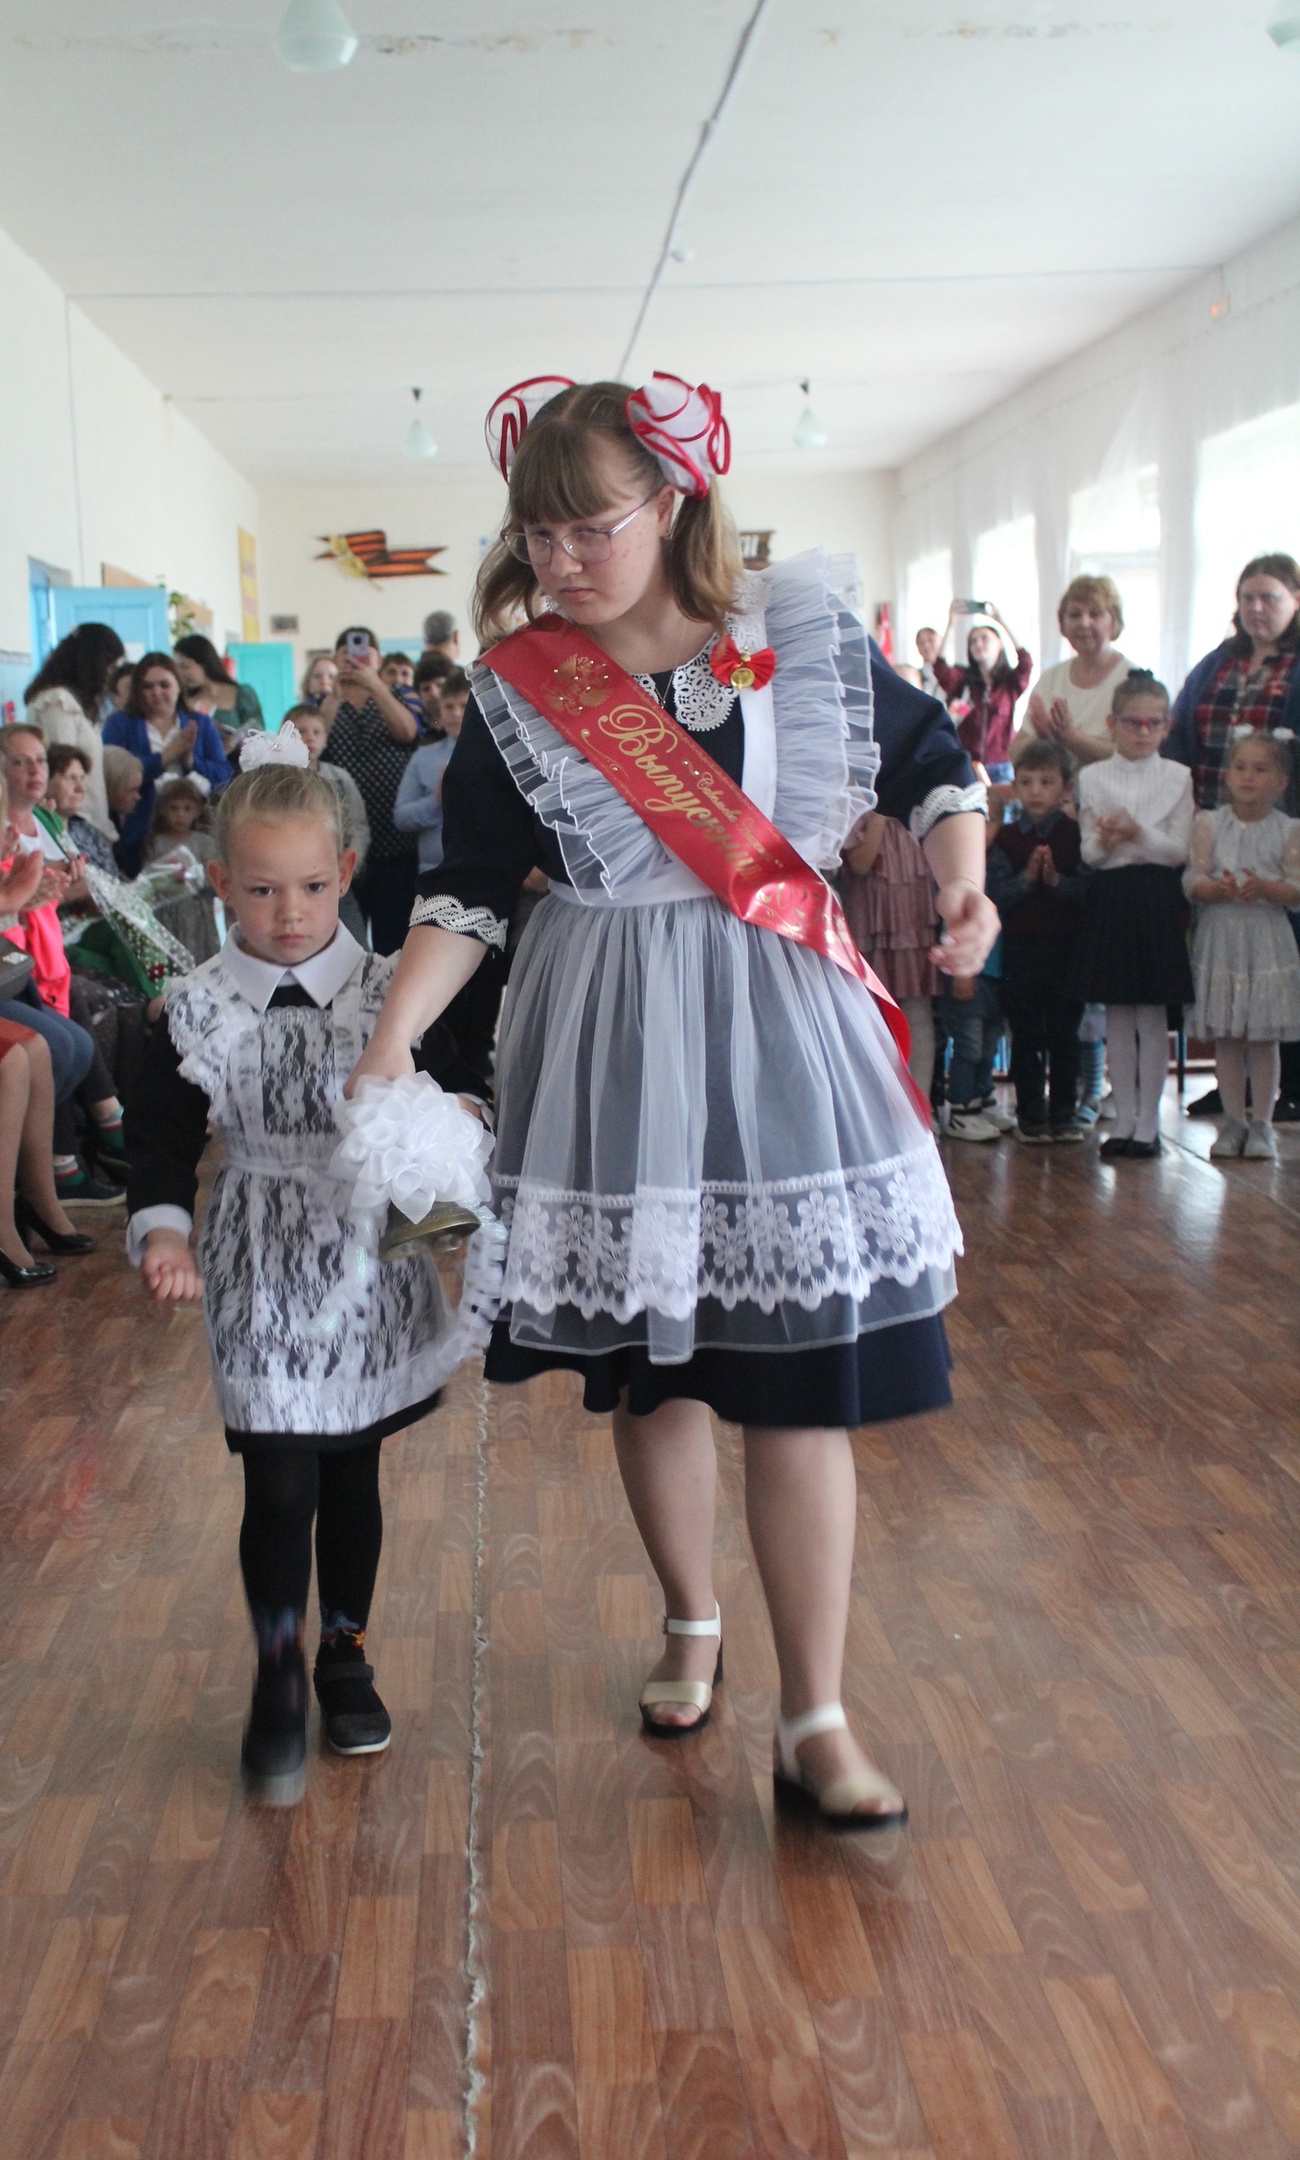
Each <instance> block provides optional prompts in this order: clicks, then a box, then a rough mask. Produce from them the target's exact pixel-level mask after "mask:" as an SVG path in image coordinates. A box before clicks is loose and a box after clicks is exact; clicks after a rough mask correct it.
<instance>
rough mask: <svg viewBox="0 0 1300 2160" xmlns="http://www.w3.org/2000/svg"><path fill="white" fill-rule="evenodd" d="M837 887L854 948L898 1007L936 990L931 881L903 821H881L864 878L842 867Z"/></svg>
mask: <svg viewBox="0 0 1300 2160" xmlns="http://www.w3.org/2000/svg"><path fill="white" fill-rule="evenodd" d="M840 890H841V892H842V894H843V898H844V912H845V914H846V915H847V917H848V922H849V928H850V930H851V931H852V932H853V937H854V941H855V943H856V945H857V948H858V951H859V952H860V953H862V954H863V956H864V957H865V958H866V959H868V960H869V961H870V962H871V965H872V967H873V968H874V969H875V971H876V973H877V975H879V977H880V979H881V981H882V982H883V983H884V985H885V988H886V989H887V990H889V991H891V992H892V993H893V995H894V996H895V997H896V998H897V999H898V1002H899V1004H900V1005H901V1004H902V1003H903V1001H904V999H907V998H930V997H937V996H938V994H939V975H938V971H937V969H936V968H935V967H934V966H933V965H932V963H931V961H930V958H929V953H930V947H931V946H932V945H933V944H934V942H935V939H936V938H937V936H938V934H939V918H938V914H937V912H936V910H935V905H934V880H933V878H932V877H931V875H930V870H929V865H928V864H927V862H926V859H925V857H924V855H923V854H922V853H921V850H920V848H919V847H918V846H917V844H916V841H915V840H914V839H913V838H912V835H911V834H910V832H909V831H908V830H907V827H906V826H905V825H900V824H899V822H898V820H897V818H891V817H887V818H886V819H885V837H884V839H883V840H882V841H881V844H880V853H879V854H878V855H877V857H876V859H875V862H874V863H873V864H872V866H871V868H870V870H869V871H868V872H867V874H866V876H865V877H859V876H858V874H857V872H856V871H854V870H850V868H849V866H848V864H847V863H845V865H844V872H843V878H842V881H841V887H840Z"/></svg>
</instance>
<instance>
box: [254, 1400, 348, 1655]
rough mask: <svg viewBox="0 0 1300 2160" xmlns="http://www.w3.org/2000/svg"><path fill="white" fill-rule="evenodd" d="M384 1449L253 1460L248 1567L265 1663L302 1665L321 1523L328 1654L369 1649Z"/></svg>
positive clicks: (273, 1454) (270, 1454)
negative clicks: (313, 1541) (313, 1557)
mask: <svg viewBox="0 0 1300 2160" xmlns="http://www.w3.org/2000/svg"><path fill="white" fill-rule="evenodd" d="M379 1446H380V1443H379V1442H378V1440H371V1441H367V1442H365V1443H364V1444H363V1445H362V1446H360V1447H353V1448H344V1449H342V1450H339V1451H338V1452H334V1451H326V1450H317V1449H316V1448H311V1447H283V1448H260V1449H258V1450H257V1451H256V1452H251V1453H249V1454H246V1455H245V1456H244V1458H243V1462H244V1520H243V1524H242V1526H241V1528H240V1532H239V1564H240V1567H241V1568H242V1569H243V1574H244V1590H245V1592H246V1594H247V1597H248V1609H249V1612H250V1614H251V1616H252V1621H253V1629H254V1633H255V1634H256V1636H257V1648H258V1655H259V1657H260V1658H261V1659H262V1661H263V1662H264V1663H265V1662H267V1661H268V1660H269V1661H271V1662H275V1663H278V1662H280V1661H281V1660H282V1659H284V1658H285V1657H286V1655H287V1656H289V1657H291V1658H297V1657H299V1656H301V1653H302V1640H303V1626H304V1623H305V1621H306V1617H307V1593H308V1590H309V1588H310V1586H311V1532H312V1520H313V1517H314V1518H315V1523H316V1590H317V1595H318V1596H319V1598H320V1612H321V1644H322V1648H323V1649H324V1650H326V1651H327V1652H328V1651H329V1650H330V1649H335V1648H337V1649H348V1648H353V1649H356V1648H360V1647H362V1646H363V1645H364V1641H365V1632H366V1622H367V1620H368V1619H369V1618H370V1601H371V1599H372V1597H373V1596H374V1590H375V1575H376V1573H377V1571H378V1568H379V1552H380V1547H381V1546H382V1544H383V1540H384V1516H383V1509H382V1507H381V1504H380V1499H379Z"/></svg>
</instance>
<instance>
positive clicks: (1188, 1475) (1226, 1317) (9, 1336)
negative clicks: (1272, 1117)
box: [0, 1097, 1300, 2160]
mask: <svg viewBox="0 0 1300 2160" xmlns="http://www.w3.org/2000/svg"><path fill="white" fill-rule="evenodd" d="M1208 1137H1209V1135H1208V1128H1205V1129H1202V1128H1200V1127H1197V1126H1191V1125H1186V1124H1180V1122H1179V1120H1178V1118H1177V1114H1176V1110H1175V1108H1174V1106H1173V1102H1172V1097H1171V1100H1170V1102H1169V1104H1168V1105H1167V1107H1166V1141H1167V1145H1166V1151H1165V1154H1164V1155H1163V1156H1162V1157H1161V1158H1160V1159H1159V1161H1157V1162H1155V1163H1152V1164H1147V1165H1133V1166H1127V1165H1123V1164H1121V1165H1117V1166H1114V1167H1112V1166H1109V1165H1101V1164H1099V1163H1098V1162H1097V1159H1096V1154H1095V1148H1094V1147H1092V1146H1091V1145H1089V1146H1087V1147H1085V1148H1083V1149H1079V1150H1073V1151H1069V1150H1062V1151H1061V1152H1060V1154H1059V1155H1058V1154H1055V1153H1051V1154H1048V1155H1046V1157H1045V1159H1040V1158H1039V1157H1038V1156H1037V1155H1036V1154H1035V1153H1034V1151H1024V1150H1022V1151H1017V1150H1015V1149H1013V1148H1011V1147H1009V1146H1008V1147H999V1148H997V1149H991V1150H974V1149H968V1150H962V1149H960V1148H958V1147H956V1146H954V1147H951V1148H950V1149H949V1150H948V1151H947V1152H948V1153H949V1155H950V1157H951V1161H950V1164H949V1168H950V1172H951V1174H952V1177H953V1181H954V1186H955V1189H956V1192H957V1197H958V1203H959V1207H960V1210H961V1213H962V1217H963V1222H964V1225H965V1229H966V1237H967V1247H968V1257H967V1259H966V1261H965V1262H964V1264H963V1267H962V1271H961V1283H962V1298H961V1301H960V1303H959V1304H958V1306H957V1307H956V1308H955V1309H954V1310H953V1312H952V1314H951V1315H950V1319H951V1331H950V1332H951V1338H952V1342H953V1347H954V1352H955V1355H956V1359H957V1364H956V1370H955V1376H954V1377H955V1390H956V1398H957V1400H956V1405H955V1407H954V1409H953V1410H952V1411H951V1412H950V1413H946V1414H944V1415H936V1416H932V1417H927V1418H921V1419H917V1420H914V1421H911V1422H909V1423H906V1424H902V1425H897V1426H890V1427H878V1428H871V1429H868V1430H867V1431H865V1432H863V1433H862V1434H859V1435H857V1436H856V1438H855V1450H856V1455H857V1461H858V1471H859V1511H858V1529H859V1542H858V1556H857V1563H856V1567H855V1574H854V1595H853V1605H852V1612H851V1619H850V1632H849V1661H848V1670H847V1672H846V1675H845V1687H844V1694H845V1701H846V1704H847V1705H848V1707H849V1710H850V1714H851V1715H852V1717H853V1719H854V1721H855V1723H856V1724H857V1726H858V1728H859V1729H860V1731H861V1732H862V1734H863V1736H864V1738H865V1739H867V1741H868V1742H869V1743H870V1745H871V1747H872V1748H873V1750H874V1751H875V1753H876V1754H877V1756H878V1758H879V1760H880V1762H881V1764H882V1766H883V1767H885V1768H886V1769H887V1770H888V1771H889V1772H890V1774H891V1775H893V1776H894V1777H895V1778H897V1779H898V1780H899V1781H900V1782H901V1783H902V1784H903V1785H904V1787H905V1789H906V1790H907V1792H908V1795H909V1799H910V1802H911V1825H910V1830H909V1831H908V1832H907V1833H905V1834H902V1835H900V1834H897V1833H891V1834H887V1835H885V1836H880V1837H877V1836H874V1835H872V1836H866V1837H848V1838H835V1837H832V1836H829V1835H826V1834H824V1833H822V1832H820V1831H819V1830H818V1829H817V1828H816V1827H815V1826H810V1825H809V1824H807V1823H805V1822H803V1821H791V1820H787V1819H786V1818H784V1817H782V1816H779V1815H777V1814H776V1813H775V1812H774V1809H773V1800H772V1790H771V1782H770V1760H771V1732H772V1718H773V1715H774V1709H775V1699H776V1698H775V1691H776V1669H775V1663H774V1659H773V1655H772V1647H771V1640H770V1635H769V1632H768V1628H767V1623H766V1617H765V1614H764V1609H763V1604H762V1598H761V1593H760V1590H759V1586H758V1583H757V1580H756V1577H755V1573H754V1569H753V1563H752V1557H751V1554H750V1551H749V1546H748V1542H747V1538H746V1533H745V1528H744V1515H743V1482H742V1474H741V1451H740V1436H739V1434H738V1433H737V1432H736V1431H735V1430H734V1428H731V1427H727V1426H719V1428H718V1446H719V1464H720V1472H721V1492H720V1508H719V1521H718V1536H717V1585H718V1594H719V1597H720V1599H721V1601H722V1605H723V1611H724V1626H725V1632H726V1665H727V1680H726V1684H725V1685H724V1686H723V1687H722V1688H721V1689H720V1690H719V1693H718V1696H717V1698H716V1704H715V1710H714V1715H713V1718H712V1720H711V1722H710V1725H709V1727H708V1728H707V1730H706V1731H705V1732H704V1733H703V1734H702V1735H701V1736H700V1737H699V1738H698V1739H697V1740H692V1741H688V1742H684V1743H683V1742H665V1741H651V1740H648V1739H647V1738H646V1737H645V1736H644V1735H643V1734H642V1732H641V1730H640V1727H639V1722H638V1719H637V1713H636V1697H637V1693H638V1691H639V1688H640V1686H641V1683H642V1680H643V1678H644V1675H645V1672H646V1671H647V1669H648V1667H649V1666H650V1665H651V1664H652V1663H653V1662H654V1660H655V1658H656V1656H657V1655H658V1649H659V1645H660V1642H661V1637H660V1634H659V1626H660V1619H661V1601H660V1596H659V1591H658V1587H657V1585H656V1583H655V1581H654V1578H653V1574H652V1572H651V1570H650V1568H649V1565H648V1563H647V1560H646V1557H645V1554H644V1552H643V1550H642V1549H641V1546H640V1542H639V1540H638V1538H637V1536H636V1532H635V1529H634V1526H633V1525H632V1522H631V1519H630V1516H629V1513H628V1510H627V1506H626V1502H625V1500H624V1498H623V1494H622V1489H621V1486H620V1484H619V1480H618V1475H617V1468H616V1464H615V1460H614V1454H613V1447H612V1441H611V1437H610V1433H609V1428H608V1423H607V1421H602V1420H599V1419H595V1418H591V1417H588V1416H587V1415H586V1414H585V1413H584V1411H583V1410H582V1408H581V1403H580V1386H579V1382H578V1381H577V1379H576V1377H575V1376H573V1375H567V1374H555V1375H551V1376H548V1377H547V1378H546V1379H544V1380H542V1381H540V1382H537V1383H534V1384H533V1385H532V1386H531V1387H530V1388H528V1389H520V1390H512V1391H506V1390H502V1391H499V1392H497V1393H496V1394H495V1395H493V1394H491V1393H489V1391H488V1390H487V1389H486V1388H485V1387H484V1385H483V1382H482V1380H481V1377H480V1375H479V1373H478V1372H477V1370H476V1369H471V1368H467V1369H466V1370H465V1371H463V1372H462V1373H461V1374H459V1375H457V1376H456V1378H455V1380H454V1381H453V1382H452V1383H451V1385H450V1386H449V1387H448V1389H447V1390H446V1393H445V1397H444V1402H443V1405H442V1407H441V1409H440V1410H439V1412H438V1413H437V1415H436V1416H435V1417H434V1418H433V1419H431V1420H429V1421H426V1422H425V1423H424V1424H422V1425H421V1426H419V1427H416V1428H414V1429H413V1430H411V1431H410V1432H408V1433H406V1434H403V1435H401V1436H398V1437H397V1438H396V1439H394V1440H393V1441H391V1442H389V1443H387V1444H386V1446H385V1449H384V1455H383V1470H382V1478H383V1489H384V1496H385V1511H386V1541H385V1550H384V1556H383V1561H382V1565H381V1572H380V1579H379V1584H378V1589H377V1594H376V1601H375V1609H374V1613H373V1615H372V1622H371V1629H370V1647H371V1650H372V1653H373V1656H374V1659H375V1663H376V1666H377V1670H378V1674H379V1684H380V1686H381V1688H382V1689H383V1692H384V1694H385V1696H386V1699H387V1700H388V1702H389V1704H390V1707H391V1708H392V1711H393V1716H394V1727H395V1734H394V1742H393V1746H392V1748H391V1750H390V1751H389V1752H388V1754H387V1755H385V1756H383V1757H379V1758H376V1759H375V1760H373V1761H370V1762H343V1761H340V1760H338V1759H337V1758H331V1757H329V1756H327V1755H326V1754H324V1753H323V1752H321V1751H320V1747H319V1741H318V1735H317V1721H316V1719H315V1716H314V1715H313V1722H312V1739H311V1755H310V1760H309V1775H308V1791H307V1798H306V1801H305V1802H304V1804H303V1806H302V1807H301V1808H300V1809H299V1810H297V1811H296V1813H293V1814H284V1815H281V1814H277V1813H274V1812H271V1813H267V1812H262V1811H258V1810H250V1809H249V1808H248V1807H247V1806H246V1805H245V1803H244V1801H243V1799H242V1798H241V1796H240V1793H239V1791H238V1785H237V1779H236V1775H235V1772H236V1765H237V1758H238V1749H239V1737H240V1731H241V1728H242V1722H243V1718H244V1715H245V1711H246V1706H247V1694H248V1687H249V1682H250V1677H251V1671H252V1656H251V1650H250V1645H249V1638H248V1630H247V1622H246V1619H245V1616H244V1613H243V1608H242V1601H241V1595H240V1590H239V1583H238V1577H237V1571H236V1558H235V1546H236V1539H237V1535H238V1525H239V1515H240V1506H241V1489H240V1478H239V1473H238V1466H237V1464H235V1463H233V1462H232V1461H231V1460H230V1458H229V1457H228V1456H227V1454H226V1452H225V1449H224V1445H223V1442H222V1437H221V1430H220V1425H219V1421H218V1420H217V1417H216V1414H215V1409H214V1405H213V1401H212V1395H211V1389H210V1383H209V1380H208V1375H207V1364H206V1348H205V1344H204V1339H203V1332H202V1326H201V1322H200V1320H199V1318H198V1316H197V1315H196V1314H195V1313H193V1312H191V1311H188V1310H186V1311H180V1310H174V1311H164V1310H160V1309H155V1308H152V1307H149V1306H146V1305H145V1303H144V1302H143V1300H142V1299H141V1297H140V1296H139V1291H138V1284H137V1281H136V1279H135V1278H134V1277H133V1276H131V1275H130V1273H129V1271H128V1270H127V1269H126V1267H125V1265H124V1263H123V1261H122V1260H121V1258H120V1256H119V1255H118V1254H117V1253H116V1252H115V1251H114V1250H113V1242H114V1234H115V1233H114V1230H113V1227H112V1225H111V1223H110V1225H109V1227H108V1228H107V1230H106V1231H105V1232H104V1235H103V1239H102V1244H101V1249H100V1251H99V1253H98V1254H97V1255H95V1256H94V1257H93V1258H91V1259H89V1260H86V1261H83V1262H78V1263H76V1264H74V1265H68V1266H65V1267H63V1268H62V1269H61V1271H60V1281H59V1284H58V1287H57V1289H56V1290H55V1291H54V1292H53V1293H46V1294H45V1296H44V1297H43V1298H42V1300H40V1301H35V1300H33V1301H31V1302H27V1301H24V1300H20V1299H17V1298H9V1297H8V1296H7V1295H6V1294H0V1428H2V1429H3V1431H4V1433H5V1439H6V1446H5V1449H4V1456H3V1460H2V1461H0V1613H3V1614H4V1616H5V1617H4V1621H3V1627H2V1629H0V2160H11V2155H12V2160H155V2156H160V2155H163V2156H166V2160H172V2156H173V2155H176V2154H181V2153H183V2154H184V2155H185V2156H186V2160H191V2156H192V2160H461V2156H462V2155H463V2154H464V2153H465V2152H466V2150H467V2143H466V2139H467V2125H468V2124H469V2123H471V2122H472V2124H473V2127H474V2138H475V2146H476V2151H477V2154H478V2156H479V2160H525V2156H527V2160H551V2156H554V2160H608V2156H611V2155H613V2154H614V2153H618V2154H626V2155H628V2156H629V2160H754V2156H763V2160H767V2156H772V2160H778V2156H779V2160H796V2156H797V2160H803V2156H808V2160H1300V1829H1298V1828H1297V1825H1298V1823H1300V1807H1298V1806H1297V1802H1298V1801H1300V1570H1298V1569H1297V1564H1296V1555H1297V1551H1300V1340H1298V1339H1297V1330H1296V1328H1295V1324H1294V1312H1295V1301H1294V1285H1295V1281H1296V1277H1297V1233H1298V1231H1300V1136H1296V1135H1293V1134H1292V1133H1291V1132H1290V1131H1289V1130H1287V1131H1283V1132H1282V1134H1281V1145H1282V1156H1283V1159H1282V1161H1281V1162H1280V1163H1279V1164H1277V1165H1267V1164H1257V1165H1245V1164H1243V1165H1229V1166H1227V1169H1226V1171H1221V1170H1220V1169H1219V1167H1218V1166H1217V1165H1212V1164H1210V1163H1209V1162H1208V1161H1207V1160H1205V1155H1206V1148H1207V1146H1208ZM1228 1173H1231V1174H1228ZM96 1228H98V1229H102V1228H103V1226H102V1225H96ZM471 2069H472V2071H473V2077H471Z"/></svg>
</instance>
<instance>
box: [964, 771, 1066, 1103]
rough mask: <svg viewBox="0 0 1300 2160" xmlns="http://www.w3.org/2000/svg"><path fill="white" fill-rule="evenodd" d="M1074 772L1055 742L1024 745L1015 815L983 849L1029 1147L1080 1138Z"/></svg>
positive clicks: (1014, 1075)
mask: <svg viewBox="0 0 1300 2160" xmlns="http://www.w3.org/2000/svg"><path fill="white" fill-rule="evenodd" d="M1074 769H1075V768H1074V760H1073V758H1072V757H1071V755H1070V753H1069V751H1068V750H1067V749H1066V747H1065V744H1064V743H1063V742H1060V741H1057V740H1054V739H1053V738H1052V737H1051V736H1047V737H1043V738H1038V737H1035V738H1033V739H1031V740H1030V741H1029V742H1027V743H1025V744H1024V745H1023V746H1022V747H1021V750H1020V752H1019V755H1018V756H1017V758H1016V794H1017V797H1018V798H1019V803H1020V810H1019V815H1018V816H1017V817H1015V818H1014V819H1013V820H1012V821H1011V822H1010V823H1008V824H1005V825H1002V826H1000V827H999V828H998V830H997V832H996V833H995V834H994V837H993V845H992V846H991V848H990V849H989V854H988V883H987V889H988V894H989V898H990V899H991V900H992V901H993V902H994V904H995V905H996V907H997V910H998V913H999V915H1000V916H1001V917H1002V1005H1003V1010H1004V1012H1005V1014H1006V1017H1007V1020H1008V1021H1009V1022H1010V1026H1011V1078H1012V1081H1013V1083H1014V1085H1015V1090H1016V1112H1017V1120H1018V1122H1017V1125H1016V1138H1017V1139H1018V1140H1024V1141H1027V1142H1029V1143H1031V1144H1034V1143H1042V1142H1044V1141H1051V1140H1058V1141H1078V1140H1082V1138H1083V1127H1082V1125H1081V1124H1080V1123H1079V1122H1078V1120H1077V1118H1076V1114H1075V1096H1076V1092H1077V1089H1078V1082H1079V1047H1080V1046H1079V1022H1080V1020H1081V1019H1082V1017H1083V1000H1082V999H1081V998H1079V997H1076V996H1075V995H1074V994H1073V990H1072V969H1073V963H1074V943H1075V936H1076V933H1077V931H1078V927H1079V916H1080V902H1081V895H1082V891H1083V884H1084V880H1085V878H1086V877H1087V875H1088V872H1087V866H1086V865H1085V863H1084V861H1083V858H1082V854H1081V852H1080V839H1079V821H1078V819H1077V818H1074V817H1070V816H1067V814H1066V804H1067V801H1068V799H1069V793H1070V784H1071V781H1072V780H1073V778H1074ZM1049 1071H1050V1094H1049V1085H1048V1075H1049Z"/></svg>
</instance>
